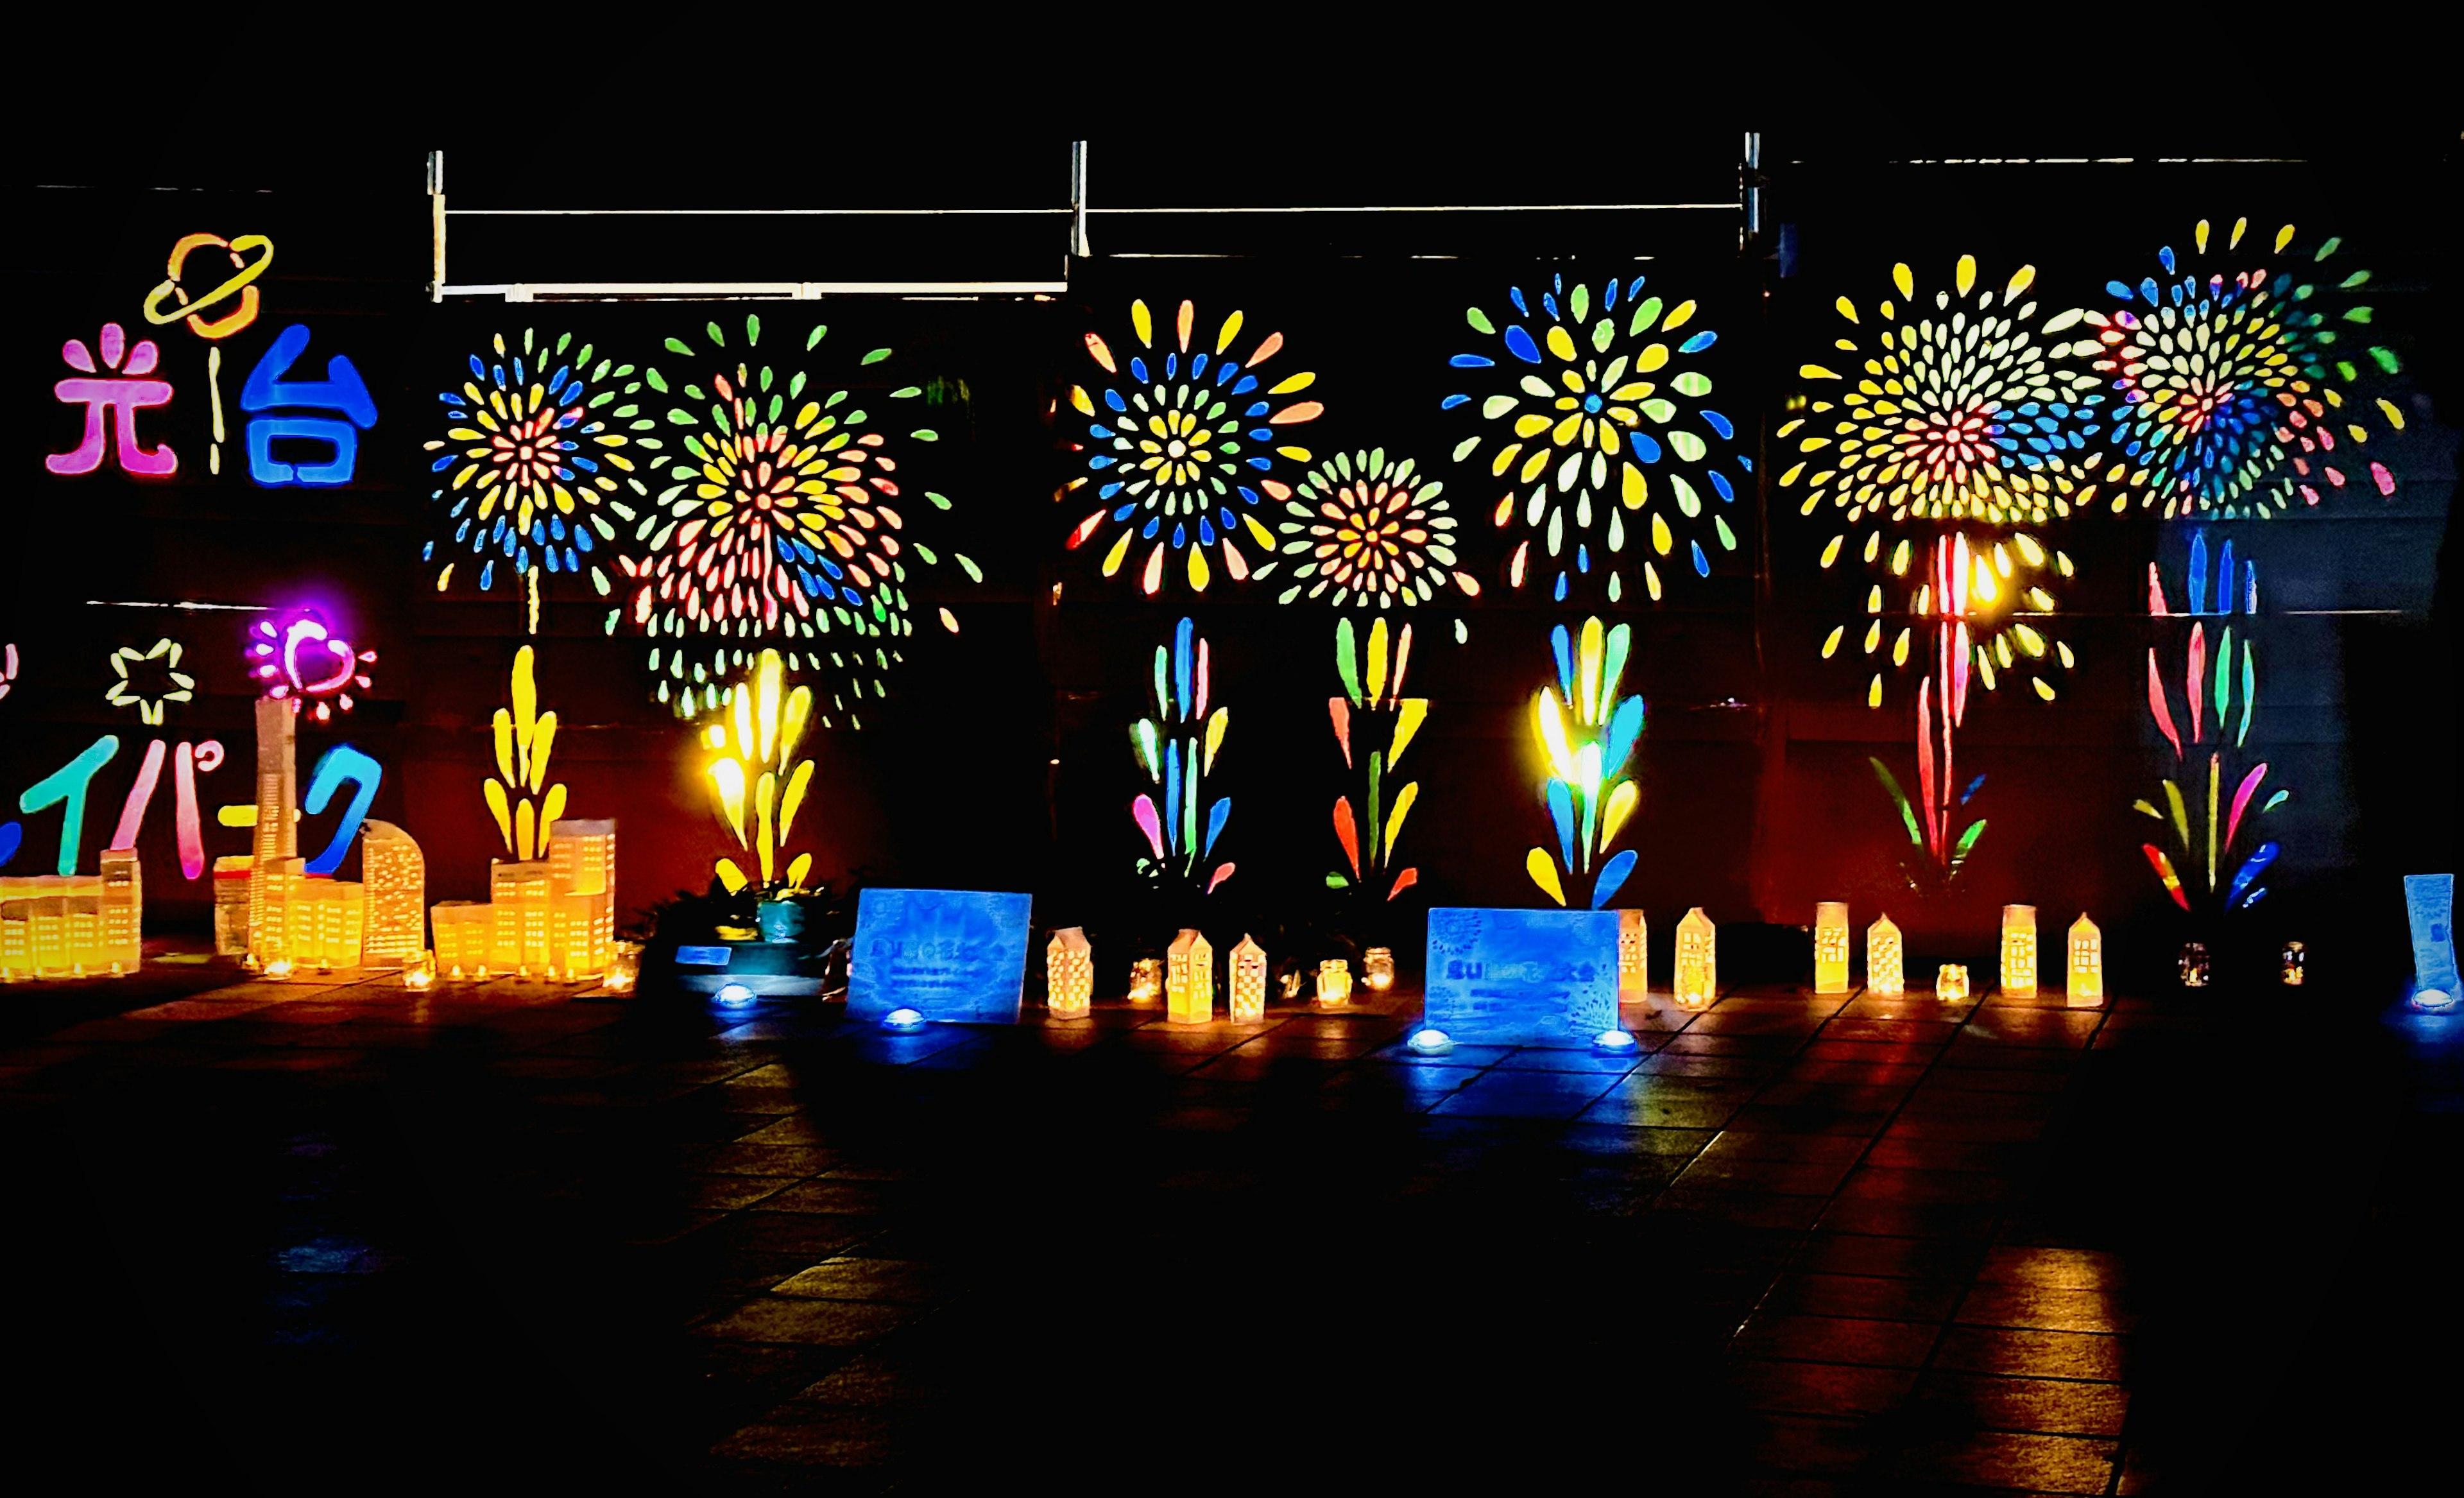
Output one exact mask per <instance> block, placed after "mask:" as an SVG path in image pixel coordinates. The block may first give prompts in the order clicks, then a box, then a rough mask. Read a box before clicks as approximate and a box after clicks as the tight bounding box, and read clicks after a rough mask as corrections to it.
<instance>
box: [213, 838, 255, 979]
mask: <svg viewBox="0 0 2464 1498" xmlns="http://www.w3.org/2000/svg"><path fill="white" fill-rule="evenodd" d="M255 888H256V860H255V859H254V858H253V857H252V856H251V855H249V854H247V853H226V854H224V855H223V856H222V857H220V858H217V859H215V860H214V956H216V957H235V958H244V957H246V956H248V909H249V898H250V895H251V894H252V893H253V892H254V890H255Z"/></svg>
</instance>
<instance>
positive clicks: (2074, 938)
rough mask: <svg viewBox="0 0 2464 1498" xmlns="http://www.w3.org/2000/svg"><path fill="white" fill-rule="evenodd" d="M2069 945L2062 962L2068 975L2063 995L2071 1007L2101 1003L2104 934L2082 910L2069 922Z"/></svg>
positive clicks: (2091, 1006) (2102, 1000)
mask: <svg viewBox="0 0 2464 1498" xmlns="http://www.w3.org/2000/svg"><path fill="white" fill-rule="evenodd" d="M2069 948H2070V951H2069V958H2068V960H2067V961H2065V962H2064V964H2063V970H2064V972H2065V973H2066V974H2067V975H2068V978H2067V980H2066V981H2065V982H2064V983H2063V985H2062V994H2063V997H2064V998H2065V999H2066V1000H2067V1001H2068V1002H2069V1003H2070V1006H2071V1007H2072V1008H2074V1009H2093V1008H2095V1007H2096V1006H2097V1005H2099V1004H2101V1003H2102V1002H2104V933H2103V932H2101V931H2099V930H2097V929H2096V922H2094V921H2092V920H2090V919H2088V918H2087V912H2085V911H2081V912H2079V919H2077V920H2075V921H2073V922H2071V934H2070V942H2069Z"/></svg>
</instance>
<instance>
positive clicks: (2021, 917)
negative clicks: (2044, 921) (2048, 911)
mask: <svg viewBox="0 0 2464 1498" xmlns="http://www.w3.org/2000/svg"><path fill="white" fill-rule="evenodd" d="M2002 992H2003V993H2004V995H2006V996H2007V997H2009V998H2013V999H2034V998H2035V996H2036V908H2035V906H2033V905H2005V906H2003V907H2002Z"/></svg>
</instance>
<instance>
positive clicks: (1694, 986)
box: [1677, 905, 1720, 1009]
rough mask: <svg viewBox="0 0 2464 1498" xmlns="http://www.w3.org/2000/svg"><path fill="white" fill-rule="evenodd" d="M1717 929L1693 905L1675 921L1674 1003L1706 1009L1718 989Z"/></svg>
mask: <svg viewBox="0 0 2464 1498" xmlns="http://www.w3.org/2000/svg"><path fill="white" fill-rule="evenodd" d="M1719 938H1720V934H1719V929H1718V928H1717V927H1715V926H1713V925H1712V924H1711V917H1710V916H1708V915H1705V914H1703V907H1701V906H1700V905H1697V906H1695V907H1694V908H1693V909H1692V910H1690V911H1687V912H1686V913H1685V918H1684V919H1683V920H1681V921H1679V922H1678V923H1677V1002H1679V1003H1681V1004H1683V1005H1684V1006H1685V1007H1686V1008H1688V1009H1707V1008H1709V1007H1710V1006H1711V1001H1712V999H1714V998H1715V997H1717V996H1718V994H1719V991H1720V949H1719Z"/></svg>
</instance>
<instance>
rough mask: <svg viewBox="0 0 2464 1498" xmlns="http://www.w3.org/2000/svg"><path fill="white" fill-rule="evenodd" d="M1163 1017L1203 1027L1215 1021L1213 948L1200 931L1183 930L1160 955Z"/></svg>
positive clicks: (1174, 1022) (1194, 929)
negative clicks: (1162, 970)
mask: <svg viewBox="0 0 2464 1498" xmlns="http://www.w3.org/2000/svg"><path fill="white" fill-rule="evenodd" d="M1163 996H1164V1018H1166V1019H1167V1020H1170V1021H1171V1022H1172V1023H1173V1024H1206V1023H1207V1022H1208V1021H1210V1020H1212V1019H1214V1018H1215V948H1214V945H1213V944H1212V943H1210V942H1209V941H1208V940H1207V939H1206V936H1205V934H1204V933H1203V932H1200V931H1199V930H1197V929H1196V928H1194V927H1184V928H1183V929H1182V931H1181V933H1180V935H1179V936H1175V937H1174V938H1173V940H1172V945H1171V946H1170V947H1169V948H1167V949H1166V950H1165V953H1164V977H1163Z"/></svg>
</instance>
